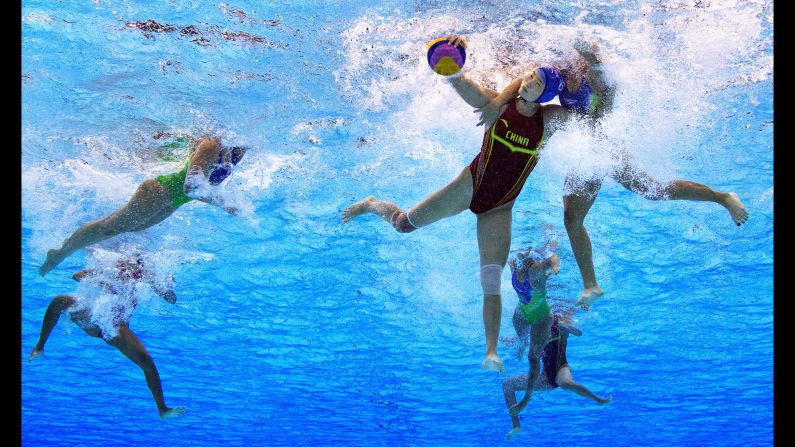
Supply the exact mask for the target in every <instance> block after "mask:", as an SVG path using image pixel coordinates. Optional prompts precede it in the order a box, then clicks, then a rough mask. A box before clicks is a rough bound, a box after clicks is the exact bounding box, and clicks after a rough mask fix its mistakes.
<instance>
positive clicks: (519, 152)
mask: <svg viewBox="0 0 795 447" xmlns="http://www.w3.org/2000/svg"><path fill="white" fill-rule="evenodd" d="M543 137H544V115H543V112H542V110H541V109H540V108H539V109H538V111H536V113H535V114H534V115H533V116H531V117H526V116H524V115H522V114H520V113H519V111H517V110H516V101H513V102H511V103H510V104H508V107H507V108H506V109H505V111H504V112H503V113H502V115H500V117H499V118H498V119H497V121H495V122H494V124H493V125H492V126H491V128H489V130H487V131H486V134H485V135H484V136H483V146H481V148H480V153H479V154H478V155H477V156H476V157H475V159H474V160H472V163H470V165H469V172H470V173H472V201H471V202H470V203H469V209H470V210H472V212H473V213H475V214H481V213H485V212H486V211H489V210H491V209H494V208H496V207H498V206H500V205H502V204H505V203H508V202H510V201H511V200H513V199H515V198H516V196H518V195H519V192H521V190H522V186H524V182H525V180H527V176H529V175H530V172H532V171H533V168H534V167H535V166H536V163H538V150H539V149H540V148H541V142H542V139H543Z"/></svg>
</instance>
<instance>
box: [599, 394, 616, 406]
mask: <svg viewBox="0 0 795 447" xmlns="http://www.w3.org/2000/svg"><path fill="white" fill-rule="evenodd" d="M598 399H599V400H597V401H596V402H597V403H598V404H599V405H607V404H609V403H610V402H612V401H613V396H610V397H608V398H602V397H599V398H598Z"/></svg>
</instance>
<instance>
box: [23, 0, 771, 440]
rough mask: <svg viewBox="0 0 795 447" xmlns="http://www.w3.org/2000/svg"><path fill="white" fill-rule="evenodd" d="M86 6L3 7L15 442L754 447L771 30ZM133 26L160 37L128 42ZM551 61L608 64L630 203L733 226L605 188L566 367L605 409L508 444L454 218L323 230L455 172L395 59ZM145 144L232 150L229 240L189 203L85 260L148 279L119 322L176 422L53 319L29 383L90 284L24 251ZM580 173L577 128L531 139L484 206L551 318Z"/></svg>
mask: <svg viewBox="0 0 795 447" xmlns="http://www.w3.org/2000/svg"><path fill="white" fill-rule="evenodd" d="M84 3H86V4H85V5H83V6H76V5H75V4H73V3H72V2H54V1H44V0H35V1H27V0H26V1H25V2H23V3H22V84H21V89H22V166H21V169H22V286H23V287H22V297H21V300H22V306H21V309H22V313H21V342H22V343H21V348H20V349H21V350H20V362H21V364H22V365H21V371H22V376H21V378H22V380H21V398H22V408H21V411H22V425H21V430H22V433H21V439H22V444H23V445H29V446H34V445H52V446H61V445H63V446H67V445H69V446H71V445H94V446H131V445H170V446H196V445H224V446H226V445H229V446H251V445H288V446H294V445H330V444H338V443H342V442H347V443H350V444H352V445H417V446H425V445H464V446H470V445H502V444H505V445H508V444H516V445H521V444H525V443H533V444H534V445H549V446H554V445H575V446H659V445H676V446H678V445H682V446H685V445H687V446H692V445H698V446H749V445H753V446H762V445H772V444H773V194H774V190H773V138H772V134H773V83H772V57H773V56H772V33H773V12H772V1H770V0H767V1H754V2H746V1H742V2H741V1H737V2H734V1H723V2H644V1H640V0H637V1H624V2H607V1H598V2H570V4H567V5H561V4H560V2H556V1H542V2H521V3H518V2H517V3H516V4H512V5H505V4H503V2H478V4H477V5H476V6H474V7H467V8H465V7H463V6H461V7H450V6H448V5H447V4H446V3H443V2H435V1H430V2H429V1H417V2H403V1H384V2H379V3H369V2H365V1H346V2H302V1H287V2H273V3H271V2H268V3H267V4H260V3H259V2H250V1H249V2H246V1H236V2H233V3H210V2H196V1H169V2H162V3H161V4H159V5H156V6H153V5H151V4H150V2H143V1H129V0H128V1H123V2H120V1H111V0H97V1H94V2H84ZM149 19H151V20H154V21H156V22H157V23H159V24H161V25H173V26H174V27H176V28H175V31H172V32H143V31H142V30H141V29H138V28H135V27H131V26H128V23H132V22H139V21H140V22H143V21H146V20H149ZM188 26H193V28H192V30H193V31H194V32H195V33H194V34H190V33H181V32H180V31H179V30H180V29H184V28H185V27H188ZM577 32H580V33H585V35H587V36H593V37H595V38H597V39H599V41H600V42H601V44H602V45H603V47H604V48H605V49H606V50H607V51H608V53H609V54H611V55H612V56H613V61H614V62H613V63H612V64H611V65H610V66H609V68H610V70H612V72H611V75H612V76H613V77H614V79H615V80H616V82H617V83H618V86H619V91H620V92H621V93H620V95H619V98H618V99H617V104H616V109H615V111H614V113H613V114H611V116H609V117H607V118H606V120H605V122H606V127H607V128H608V133H609V134H611V135H612V138H614V139H620V140H622V141H623V142H624V143H625V144H626V146H627V148H629V150H630V151H631V152H632V154H633V156H634V158H635V159H636V160H637V163H638V165H639V166H641V167H642V168H643V169H644V170H646V171H648V172H649V173H650V174H651V175H653V176H655V177H657V178H660V179H663V180H666V179H675V178H684V179H691V180H694V181H698V182H701V183H705V184H707V185H710V186H712V187H713V188H715V189H718V190H721V191H736V192H737V193H738V194H739V195H740V197H741V198H742V200H743V201H744V203H745V204H746V206H747V208H748V211H749V214H750V218H749V220H748V222H747V223H746V224H745V225H743V226H742V227H739V228H738V227H736V226H735V225H734V224H733V223H732V222H731V220H730V218H729V215H728V213H727V212H726V211H725V210H724V209H723V208H722V207H720V206H718V205H715V204H711V203H694V202H653V201H647V200H645V199H643V198H640V197H638V196H636V195H634V194H632V193H630V192H628V191H626V190H625V189H623V188H622V187H621V186H620V185H618V184H617V183H615V182H613V181H612V180H606V181H605V184H604V187H603V188H602V191H601V193H600V195H599V198H598V199H597V201H596V203H595V205H594V207H593V208H592V210H591V212H590V214H589V217H588V219H587V220H586V225H587V227H588V229H589V230H590V232H591V238H592V242H593V247H594V261H595V266H596V271H597V277H598V278H599V281H600V285H601V286H602V288H603V289H605V291H606V292H607V295H606V297H605V298H604V299H603V300H602V301H600V302H598V303H597V304H596V305H594V307H593V308H592V310H591V312H589V313H587V314H585V313H579V314H578V315H577V316H576V317H575V319H576V322H577V324H578V326H579V327H581V328H582V330H583V336H582V337H581V338H571V339H570V341H569V347H568V351H567V356H568V360H569V362H570V364H571V367H572V371H573V374H574V377H575V379H577V380H578V381H580V382H582V383H584V384H586V385H587V386H588V387H589V388H591V389H592V390H593V391H594V392H596V393H597V394H600V395H611V396H612V397H613V402H612V403H611V404H610V405H607V406H605V407H600V406H598V405H596V404H594V403H593V402H591V401H587V400H585V399H583V398H581V397H579V396H577V395H574V394H572V393H568V392H566V391H562V390H555V391H553V392H550V393H537V394H535V395H534V396H533V399H532V401H531V403H530V405H529V407H528V408H527V410H525V412H524V413H523V414H522V423H523V426H524V430H525V433H524V435H523V436H522V437H520V438H518V440H515V441H510V442H509V441H505V439H504V435H505V433H506V432H507V431H508V430H509V429H510V419H509V418H508V414H507V410H506V407H505V404H504V402H503V397H502V392H501V382H502V380H503V379H504V378H505V377H507V376H508V375H510V374H519V373H523V372H525V371H526V370H527V363H526V360H516V359H515V358H513V355H512V354H511V353H512V350H511V348H509V347H507V346H504V345H501V346H500V348H499V349H500V352H501V355H502V357H503V359H504V360H505V366H506V375H504V376H499V375H497V374H496V373H490V372H484V371H481V370H480V367H479V364H480V360H481V358H482V355H483V352H484V349H485V341H484V335H483V323H482V318H481V302H482V296H481V295H480V286H479V279H478V275H477V271H478V266H479V264H478V256H477V244H476V242H475V217H474V216H473V215H472V214H471V213H469V212H466V213H462V214H460V215H458V216H455V217H453V218H450V219H447V220H444V221H440V222H438V223H436V224H434V225H432V226H429V227H427V228H423V229H422V230H420V231H417V232H415V233H412V234H411V235H403V234H398V233H396V232H394V231H393V230H392V229H391V227H389V226H388V225H387V224H385V223H384V222H381V221H379V220H378V219H377V218H375V217H369V216H368V217H362V218H360V219H359V220H357V221H355V222H354V223H351V224H348V225H342V224H341V223H340V215H341V211H342V209H344V208H345V207H346V206H348V205H350V204H351V203H353V202H354V201H355V200H358V199H360V198H363V197H365V196H366V195H368V194H376V195H377V196H379V197H380V198H384V199H387V200H392V201H394V202H396V203H398V204H401V205H402V206H404V207H409V206H411V205H412V204H414V203H416V202H417V201H419V200H421V199H422V198H423V197H425V196H426V195H427V194H429V193H430V192H432V191H434V190H436V189H438V188H440V187H442V186H443V185H445V184H446V183H447V182H449V181H450V180H451V179H452V178H453V177H454V176H455V175H456V174H457V173H458V171H459V170H460V169H461V168H462V167H463V166H464V165H466V164H468V163H469V162H470V161H471V159H472V158H473V157H474V156H475V154H477V151H478V149H479V144H480V140H481V137H482V132H483V130H482V128H480V127H476V126H475V123H476V121H477V120H476V115H475V114H473V113H472V112H471V110H470V108H469V107H468V106H466V104H464V103H463V101H461V100H460V98H458V97H457V96H456V95H455V93H454V92H453V91H452V89H451V88H450V87H449V86H447V85H446V84H445V83H444V82H443V81H442V80H441V79H440V77H439V76H437V75H435V74H433V72H431V71H430V70H429V69H428V68H427V65H426V64H425V63H424V62H423V57H424V54H423V44H424V42H425V41H427V40H429V39H431V38H433V37H437V36H441V35H446V34H452V33H462V34H466V35H467V36H468V37H469V39H470V49H469V53H470V54H469V58H468V60H467V67H466V68H467V70H470V73H472V76H473V77H475V78H477V79H478V80H479V81H481V82H483V83H484V84H485V85H488V86H490V87H492V88H502V86H504V85H505V84H506V83H507V82H508V81H509V80H510V79H512V77H513V76H516V75H517V74H518V73H520V72H521V68H517V67H520V64H522V63H524V61H527V60H531V58H532V57H539V58H543V57H547V56H550V55H551V53H550V51H551V49H553V48H555V46H556V45H558V46H564V44H565V43H566V42H568V40H567V39H570V38H571V36H573V35H574V34H575V33H577ZM244 33H245V34H244ZM162 131H165V132H172V133H195V134H198V133H202V132H211V133H216V134H219V135H221V136H222V138H223V139H224V140H225V141H234V142H238V143H241V144H248V145H250V146H251V147H252V150H251V151H249V153H248V154H247V155H246V157H245V158H244V161H243V162H242V163H241V165H240V166H239V170H238V171H236V173H235V174H234V175H233V176H232V177H231V178H230V180H229V182H228V184H225V185H224V186H223V188H224V191H225V194H226V195H227V196H228V197H229V200H232V201H234V202H235V203H236V204H238V205H239V206H240V207H241V208H242V209H243V210H244V213H243V216H241V217H233V216H230V215H227V214H226V213H224V212H223V211H222V210H219V209H217V208H213V207H211V206H209V205H205V204H201V203H196V202H192V203H190V204H187V205H185V206H183V207H182V208H180V209H179V210H178V211H177V212H176V213H175V214H174V215H173V216H171V217H170V218H169V219H167V220H166V221H164V222H163V223H161V224H159V225H157V226H155V227H153V228H151V229H149V230H147V231H144V232H141V233H137V234H133V235H127V236H124V237H120V238H117V239H114V240H111V241H107V242H104V243H101V244H98V245H97V246H96V247H95V248H99V249H101V250H110V251H113V250H118V249H119V247H121V246H122V245H120V244H133V245H134V246H136V247H139V248H141V249H145V250H147V251H151V252H153V253H156V254H157V255H158V256H160V257H161V259H162V260H163V264H164V265H165V266H166V267H164V268H167V269H168V271H169V272H171V273H173V274H174V276H175V278H176V293H177V296H178V301H177V304H176V305H174V306H170V305H168V304H166V303H165V302H163V301H158V299H155V298H154V297H150V299H148V300H146V301H145V302H143V303H142V305H141V306H140V307H139V308H138V310H137V312H136V314H135V316H134V318H133V320H132V324H131V327H132V328H133V330H134V331H135V332H136V333H137V334H138V335H139V337H140V338H141V340H142V341H143V342H144V344H145V345H146V347H147V348H148V350H149V352H150V353H151V354H152V356H153V358H154V360H155V362H156V364H157V366H158V369H159V371H160V375H161V378H162V383H163V389H164V393H165V397H166V401H167V403H168V404H169V405H170V406H184V407H186V408H187V412H186V413H185V414H184V415H181V416H179V417H176V418H173V419H170V420H165V421H163V420H160V419H159V418H158V416H157V412H156V409H155V406H154V404H153V402H152V399H151V395H150V394H149V391H148V389H147V388H146V386H145V382H144V379H143V375H142V374H141V372H140V370H139V369H138V368H137V367H136V366H135V365H134V364H132V363H131V362H130V361H128V360H127V359H126V358H124V357H123V356H122V355H121V354H120V353H118V352H117V351H116V350H115V349H113V348H112V347H110V346H108V345H106V344H105V343H103V342H102V341H101V340H99V339H95V338H90V337H87V336H86V335H84V334H83V332H82V331H80V329H79V328H77V327H76V326H75V325H73V324H72V323H71V322H70V321H68V319H66V318H62V319H61V321H60V322H59V324H58V326H57V327H56V328H55V330H54V331H53V333H52V336H51V337H50V340H49V342H48V344H47V348H46V351H45V352H46V354H45V355H44V356H42V357H40V358H37V359H36V360H35V361H34V362H31V363H28V361H27V357H28V354H29V353H30V351H31V349H32V348H33V346H34V344H35V343H36V340H37V337H38V332H39V328H40V325H41V318H42V316H43V314H44V310H45V309H46V307H47V304H48V303H49V301H50V299H51V298H52V297H53V296H55V295H56V294H59V293H70V292H72V291H74V290H75V284H74V282H73V281H72V280H71V274H72V273H73V272H75V271H77V270H79V269H81V268H83V267H85V266H86V265H88V264H90V263H91V262H95V261H96V253H95V252H94V251H93V250H81V251H78V252H77V253H75V254H73V255H72V256H71V257H69V258H68V259H66V260H65V261H64V262H63V263H62V264H61V265H59V266H58V267H57V268H56V269H55V270H53V271H52V272H50V273H49V274H48V275H47V277H46V278H41V277H40V276H39V275H38V273H37V268H38V266H39V265H40V264H41V262H42V261H43V260H44V256H45V253H46V250H47V249H49V248H53V247H57V246H59V244H60V243H61V241H62V240H63V239H64V238H66V237H67V236H68V235H69V234H70V233H71V232H72V231H74V229H76V228H77V227H78V226H79V225H81V224H83V223H85V222H88V221H90V220H94V219H97V218H99V217H101V216H105V215H107V214H109V213H110V212H112V211H113V210H115V209H116V208H118V207H119V206H121V205H122V204H123V203H124V202H125V201H126V200H127V199H128V198H129V196H130V195H131V194H132V193H133V192H134V190H135V188H136V187H137V185H138V184H139V183H140V182H141V181H143V180H144V179H146V178H151V177H153V176H156V175H160V174H165V173H169V172H173V171H175V170H177V169H179V165H180V163H179V162H169V161H163V160H161V159H158V157H157V156H156V154H155V150H154V148H155V147H156V146H157V143H156V142H155V140H154V138H153V135H154V134H155V133H157V132H162ZM593 146H594V144H593V140H592V138H591V137H590V136H589V135H588V132H587V130H586V129H584V128H582V127H577V126H575V127H573V128H572V129H570V130H569V131H567V132H565V133H564V132H561V133H559V134H557V135H555V136H553V137H552V138H551V139H550V140H549V142H548V144H547V149H546V151H545V153H544V155H543V157H542V161H541V162H540V163H539V164H538V166H537V167H536V169H535V171H534V173H533V174H532V175H531V176H530V178H529V180H528V182H527V184H526V186H525V188H524V192H523V193H522V195H521V196H520V197H519V199H518V200H517V203H516V206H515V208H514V227H513V243H512V248H513V249H518V248H521V247H524V246H526V245H528V244H537V243H539V242H540V241H541V240H542V239H543V238H544V237H545V234H546V235H549V234H552V235H557V238H558V240H559V241H561V257H562V270H561V273H560V275H558V276H555V277H553V278H551V279H550V290H551V292H550V295H551V296H552V297H553V298H555V299H557V300H560V301H564V302H565V301H568V302H571V301H573V300H574V299H575V298H576V296H577V294H578V293H579V290H580V287H581V283H580V279H579V273H578V271H577V267H576V264H575V262H574V258H573V256H572V253H571V249H570V247H569V245H568V241H567V239H566V233H565V230H564V229H563V215H562V214H563V212H562V210H563V208H562V203H561V200H560V197H561V195H562V183H563V182H562V179H563V175H564V173H565V172H566V170H567V169H568V167H571V166H573V165H577V166H580V167H584V168H585V169H586V170H587V169H597V168H598V166H599V164H600V162H601V161H600V158H599V157H598V156H594V155H593V154H594V152H593V151H592V149H593ZM507 279H508V277H507V273H506V274H504V276H503V289H502V290H503V319H502V327H501V335H502V336H511V335H513V328H512V326H511V323H510V316H511V314H512V312H513V309H514V306H515V305H516V302H517V298H516V295H515V294H514V293H513V292H512V290H511V289H510V285H509V284H510V282H509V281H507Z"/></svg>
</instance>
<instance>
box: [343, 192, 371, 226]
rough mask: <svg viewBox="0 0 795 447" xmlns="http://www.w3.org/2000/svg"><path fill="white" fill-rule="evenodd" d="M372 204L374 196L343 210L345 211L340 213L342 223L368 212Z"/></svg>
mask: <svg viewBox="0 0 795 447" xmlns="http://www.w3.org/2000/svg"><path fill="white" fill-rule="evenodd" d="M373 202H375V196H367V197H365V198H364V199H362V200H360V201H358V202H356V203H354V204H353V205H351V206H349V207H347V208H345V211H343V212H342V223H348V222H350V221H351V220H353V219H356V218H357V217H359V216H361V215H362V214H365V213H368V212H370V211H371V209H372V208H371V205H372V204H373Z"/></svg>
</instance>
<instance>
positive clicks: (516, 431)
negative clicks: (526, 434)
mask: <svg viewBox="0 0 795 447" xmlns="http://www.w3.org/2000/svg"><path fill="white" fill-rule="evenodd" d="M521 434H522V427H514V428H512V429H511V431H509V432H508V434H507V435H505V439H508V440H511V439H513V438H515V437H517V436H519V435H521Z"/></svg>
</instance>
